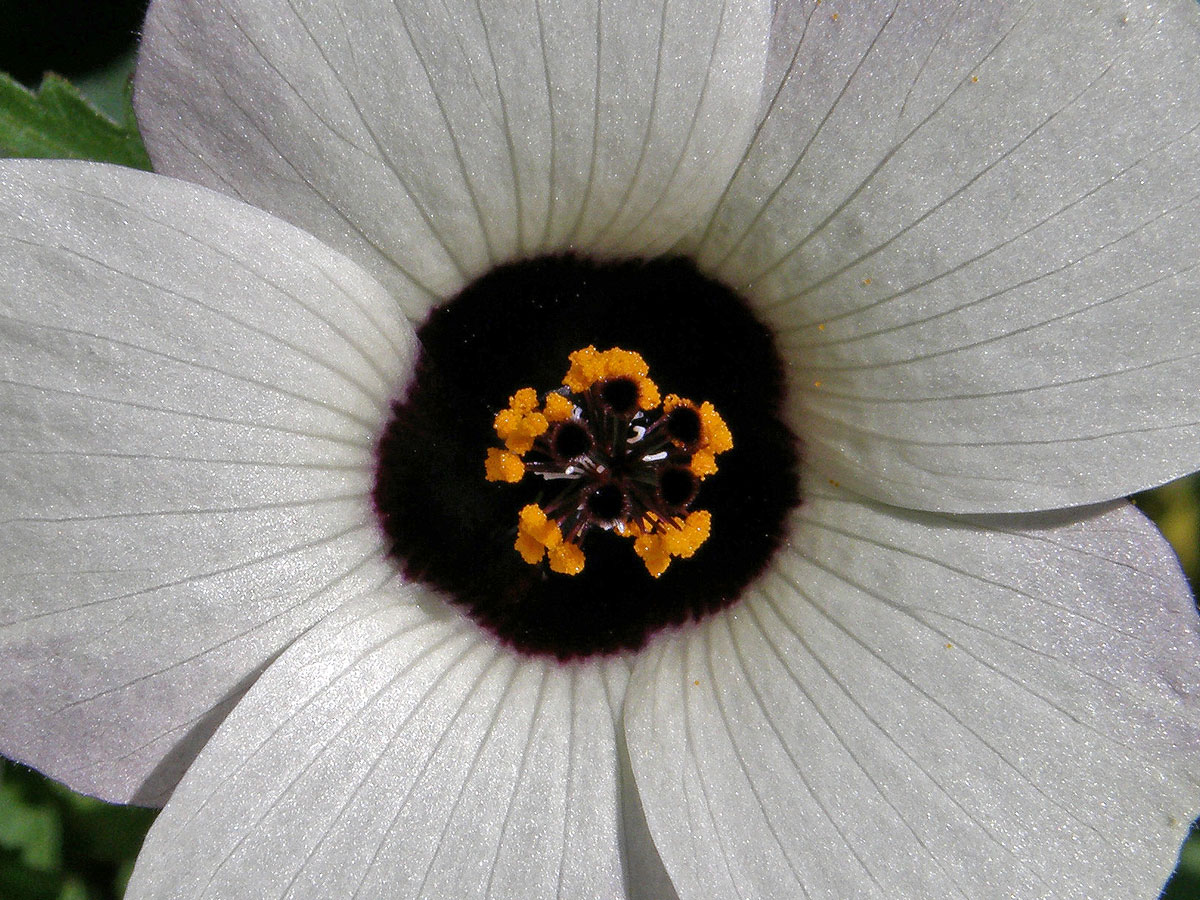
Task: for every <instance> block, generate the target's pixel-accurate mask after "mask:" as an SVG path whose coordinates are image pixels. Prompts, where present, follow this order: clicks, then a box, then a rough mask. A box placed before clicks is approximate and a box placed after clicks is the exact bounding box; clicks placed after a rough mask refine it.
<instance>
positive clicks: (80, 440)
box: [0, 162, 414, 803]
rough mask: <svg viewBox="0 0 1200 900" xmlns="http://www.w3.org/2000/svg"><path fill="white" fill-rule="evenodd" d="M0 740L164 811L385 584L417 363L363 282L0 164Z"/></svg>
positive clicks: (212, 225)
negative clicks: (313, 647)
mask: <svg viewBox="0 0 1200 900" xmlns="http://www.w3.org/2000/svg"><path fill="white" fill-rule="evenodd" d="M0 181H2V183H3V187H2V188H0V268H2V269H3V271H4V273H5V277H4V280H3V284H2V285H0V408H3V409H4V414H5V423H4V428H3V430H0V510H2V513H0V543H2V544H3V546H4V547H5V554H4V558H3V564H2V567H0V709H2V710H3V716H2V718H0V749H2V750H3V752H4V753H5V754H6V755H9V756H13V757H15V758H17V759H20V760H23V761H25V762H28V763H30V764H31V765H35V766H37V767H38V768H40V769H42V770H43V771H46V772H47V773H49V774H51V775H53V776H54V777H56V778H59V779H62V780H64V781H66V782H67V783H68V784H71V785H72V786H73V787H75V788H77V789H79V790H83V791H86V792H89V793H96V794H99V795H101V796H104V797H107V798H109V799H115V800H129V799H136V800H138V801H140V802H145V803H153V802H156V801H160V800H161V798H162V797H163V795H164V793H165V792H166V791H169V789H170V788H171V786H172V785H173V784H174V782H175V781H176V780H177V779H178V777H179V774H180V772H181V771H182V769H183V767H184V766H186V764H187V762H188V761H189V759H190V758H191V756H192V755H193V754H194V753H195V750H196V748H197V747H198V746H199V745H200V744H201V743H203V741H204V740H205V739H206V738H207V736H208V735H209V734H210V733H211V731H212V729H213V727H215V724H216V722H218V721H219V720H220V717H221V716H222V715H223V714H224V713H225V712H226V711H227V710H228V708H229V706H230V705H231V704H232V702H233V701H234V700H235V699H236V697H237V696H238V695H239V694H240V693H241V692H242V691H243V690H245V688H246V686H247V685H248V683H249V682H250V681H251V680H252V679H253V677H254V676H255V675H256V674H257V672H258V671H259V670H260V669H261V668H262V667H263V666H264V665H265V664H266V663H267V662H268V661H269V660H270V659H271V658H272V656H274V655H275V654H276V653H277V652H278V651H279V650H280V649H281V648H282V647H283V646H285V645H286V644H287V643H288V641H290V640H291V638H292V637H294V636H295V635H296V634H298V633H299V632H300V631H301V630H303V629H304V628H306V627H308V626H309V625H310V624H311V623H312V622H313V621H315V620H316V619H317V618H318V617H319V616H320V615H321V614H323V613H324V612H325V611H327V610H329V609H331V608H333V607H335V606H336V605H337V604H339V603H340V602H342V601H343V600H344V599H345V598H346V597H349V596H353V595H355V594H356V593H357V592H360V591H362V590H364V589H365V588H367V587H369V586H372V585H375V584H377V583H378V582H379V581H380V580H381V579H382V578H384V577H386V576H387V573H388V571H389V570H388V567H386V566H385V565H384V564H382V563H381V561H380V559H379V550H380V545H381V540H380V537H379V536H378V534H377V533H376V529H375V527H374V525H373V521H372V519H373V517H372V515H371V512H370V509H369V505H368V504H369V493H370V490H371V470H372V465H373V450H372V447H373V442H374V439H375V436H376V434H377V432H378V430H379V429H380V427H381V425H382V421H383V416H384V414H385V412H386V408H387V402H388V397H389V395H390V394H391V392H392V391H394V390H398V389H400V388H401V387H402V385H403V383H404V381H405V379H406V378H407V377H408V369H409V366H410V365H411V358H412V353H413V349H414V339H413V336H412V331H411V328H410V326H409V325H408V324H407V322H406V321H405V320H404V319H403V318H402V316H401V315H400V314H399V308H398V306H397V304H396V302H395V301H394V300H393V298H392V297H391V296H390V295H389V294H388V293H386V292H385V291H384V290H383V289H382V288H381V287H380V286H379V285H378V284H377V283H375V282H374V281H373V280H372V279H371V278H370V277H369V276H367V275H366V273H365V272H363V271H362V270H361V269H359V268H358V267H357V266H356V265H354V264H353V263H351V262H350V261H349V260H347V259H345V258H344V257H342V256H340V255H339V254H337V253H335V252H333V251H331V250H329V249H328V248H327V247H325V246H323V245H322V244H320V243H319V242H317V241H316V240H314V239H313V238H311V237H310V236H308V235H306V234H303V233H302V232H300V231H298V230H297V229H295V228H293V227H292V226H290V225H287V224H286V223H284V222H282V221H280V220H278V219H274V218H272V217H270V216H267V215H265V214H264V213H261V212H259V211H258V210H254V209H251V208H250V207H247V206H244V205H243V204H241V203H239V202H236V201H233V200H230V199H229V198H227V197H224V196H221V195H219V194H215V193H212V192H210V191H207V190H203V189H200V188H196V187H195V186H193V185H189V184H186V183H184V182H177V181H173V180H171V179H167V178H161V177H156V176H151V175H149V174H146V173H141V172H134V171H131V170H128V169H118V168H115V167H108V166H101V165H98V164H85V163H69V162H63V163H31V162H7V163H4V164H3V165H0Z"/></svg>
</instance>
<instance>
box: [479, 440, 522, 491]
mask: <svg viewBox="0 0 1200 900" xmlns="http://www.w3.org/2000/svg"><path fill="white" fill-rule="evenodd" d="M484 469H485V470H486V472H487V480H488V481H507V482H509V483H510V484H515V483H516V482H518V481H520V480H521V479H522V478H524V477H525V463H523V462H521V457H519V456H517V455H516V454H515V453H510V452H509V451H507V450H501V449H500V448H499V447H489V448H488V452H487V460H486V461H485V462H484Z"/></svg>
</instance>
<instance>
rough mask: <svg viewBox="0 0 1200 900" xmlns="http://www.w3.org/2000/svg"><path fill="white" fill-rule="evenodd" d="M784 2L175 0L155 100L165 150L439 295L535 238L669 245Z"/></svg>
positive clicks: (147, 86)
mask: <svg viewBox="0 0 1200 900" xmlns="http://www.w3.org/2000/svg"><path fill="white" fill-rule="evenodd" d="M769 16H770V12H769V4H768V3H767V2H766V0H724V2H722V3H713V2H711V0H677V2H667V0H657V2H645V0H638V2H634V0H617V2H612V0H609V2H607V3H606V2H602V0H563V2H557V0H556V2H553V3H550V2H544V0H541V2H524V3H516V4H513V3H508V4H499V5H497V4H486V3H478V2H475V0H445V2H442V3H437V4H426V3H408V2H401V3H395V2H390V0H357V2H353V3H341V4H338V5H337V8H336V9H330V7H329V4H328V3H326V2H324V0H292V2H288V0H269V2H261V0H255V2H247V0H223V2H221V3H218V4H202V5H198V4H195V3H189V2H184V0H156V2H155V3H154V4H153V5H152V6H151V9H150V13H149V18H148V20H147V23H146V26H145V32H144V41H143V44H142V52H141V59H140V61H139V66H138V80H137V94H136V100H137V105H138V118H139V121H140V122H141V124H142V127H143V129H144V131H145V135H146V140H147V145H148V146H149V148H150V153H151V156H152V157H153V159H154V162H155V166H156V168H157V169H158V170H160V171H163V172H165V173H167V174H170V175H178V176H181V177H184V178H189V179H193V180H196V181H199V182H201V183H203V184H206V185H209V186H211V187H214V188H218V189H221V190H225V191H228V192H231V193H234V194H236V195H237V196H240V197H242V198H243V199H246V200H248V201H250V202H252V203H254V204H255V205H257V206H261V207H262V208H264V209H268V210H271V211H272V212H275V213H277V214H279V215H282V216H283V217H284V218H287V219H290V220H291V221H293V222H296V223H297V224H299V225H302V226H303V227H305V228H307V229H308V230H310V231H312V232H313V233H314V234H316V235H318V236H320V237H322V238H324V239H325V240H327V241H328V242H329V243H331V244H332V245H333V246H335V247H339V248H341V249H343V250H345V252H347V253H349V254H350V255H351V256H352V257H353V258H355V259H357V260H359V261H360V262H361V263H362V264H363V265H365V266H367V268H368V269H369V270H370V271H372V272H373V273H374V274H375V275H376V276H377V277H379V278H380V279H381V280H382V281H383V282H384V283H385V284H399V283H405V279H404V277H403V276H407V277H408V278H409V279H412V280H413V281H415V282H416V283H417V284H420V285H421V286H422V287H423V288H424V289H425V290H426V291H427V294H428V296H427V298H426V303H427V304H428V303H430V302H434V301H435V300H436V299H437V298H443V297H445V296H447V295H448V294H450V293H453V292H454V291H456V290H457V289H458V288H459V287H461V285H462V283H463V281H464V280H465V279H468V278H470V277H474V276H475V275H478V274H480V273H481V272H482V271H483V270H485V269H486V268H487V267H488V266H489V265H491V264H492V263H495V262H500V261H505V260H508V259H511V258H513V257H515V256H518V255H523V254H529V253H535V252H539V251H549V250H561V249H566V248H568V247H579V246H583V247H586V248H588V249H595V250H600V251H610V252H626V253H627V252H638V253H647V252H649V253H653V252H655V251H661V250H664V249H666V248H667V247H669V246H670V245H671V244H672V243H673V242H674V240H675V239H676V238H678V237H679V235H680V234H681V233H682V232H683V231H684V230H686V229H688V228H691V227H694V225H695V223H696V221H698V220H700V219H702V218H703V217H704V216H705V215H707V213H708V212H709V211H710V210H711V208H712V206H713V204H714V203H715V202H716V199H717V196H718V194H719V191H720V189H721V185H723V184H724V183H725V182H726V181H727V180H728V178H729V176H730V174H731V173H732V171H733V168H734V166H735V165H736V163H737V160H738V159H739V158H740V156H741V153H742V151H743V150H744V149H745V146H746V142H747V140H748V138H749V135H750V134H751V132H752V130H753V127H754V124H755V118H756V113H757V104H758V99H759V96H760V93H761V88H762V73H763V65H764V60H765V57H766V45H767V35H768V30H769ZM401 273H403V275H402V274H401ZM423 311H424V308H423V307H420V306H418V307H415V308H411V309H410V310H409V312H410V314H411V315H413V316H414V317H417V316H420V315H421V314H422V313H423Z"/></svg>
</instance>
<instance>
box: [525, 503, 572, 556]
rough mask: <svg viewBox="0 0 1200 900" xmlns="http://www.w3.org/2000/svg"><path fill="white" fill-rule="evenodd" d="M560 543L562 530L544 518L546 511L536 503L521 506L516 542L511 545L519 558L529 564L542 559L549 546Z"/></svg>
mask: <svg viewBox="0 0 1200 900" xmlns="http://www.w3.org/2000/svg"><path fill="white" fill-rule="evenodd" d="M561 543H562V532H561V531H559V529H558V523H556V522H551V521H550V520H549V519H547V518H546V513H545V512H543V511H542V508H541V507H540V506H538V505H537V504H536V503H530V504H528V505H527V506H523V507H521V512H520V513H519V514H518V521H517V542H516V543H515V544H514V545H513V546H514V547H516V549H517V552H518V553H520V554H521V558H522V559H524V560H525V562H527V563H529V564H530V565H531V566H534V565H537V564H538V563H540V562H541V561H542V557H543V556H544V555H545V553H546V549H547V548H549V547H556V546H558V545H559V544H561Z"/></svg>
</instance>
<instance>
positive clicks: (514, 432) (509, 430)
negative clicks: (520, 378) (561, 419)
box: [492, 388, 550, 456]
mask: <svg viewBox="0 0 1200 900" xmlns="http://www.w3.org/2000/svg"><path fill="white" fill-rule="evenodd" d="M537 407H538V396H537V391H535V390H534V389H533V388H521V390H519V391H517V392H516V393H515V394H513V395H512V396H511V397H509V398H508V409H503V410H501V411H500V412H498V413H497V414H496V418H495V421H494V422H493V423H492V426H493V427H494V428H495V429H496V435H497V437H499V438H500V440H502V441H504V446H505V447H507V448H508V449H509V452H511V453H515V454H516V455H517V456H520V455H522V454H523V453H528V452H529V451H530V450H531V449H532V448H533V441H534V439H535V438H537V437H539V436H541V435H543V434H545V433H546V429H547V428H549V427H550V423H549V422H547V421H546V417H545V416H544V415H542V414H541V413H540V412H538V411H537Z"/></svg>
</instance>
